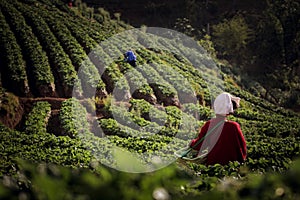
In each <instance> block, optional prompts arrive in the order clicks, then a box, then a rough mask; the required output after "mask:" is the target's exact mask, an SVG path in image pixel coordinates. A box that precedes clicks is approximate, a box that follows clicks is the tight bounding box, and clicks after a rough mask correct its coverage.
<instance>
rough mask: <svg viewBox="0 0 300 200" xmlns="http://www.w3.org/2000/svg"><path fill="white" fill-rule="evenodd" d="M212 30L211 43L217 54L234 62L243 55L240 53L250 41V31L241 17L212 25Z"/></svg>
mask: <svg viewBox="0 0 300 200" xmlns="http://www.w3.org/2000/svg"><path fill="white" fill-rule="evenodd" d="M212 29H213V32H212V34H213V41H214V43H215V45H216V46H217V49H218V52H219V54H221V55H224V56H230V57H233V58H235V59H236V60H237V59H238V58H239V57H241V56H242V55H243V54H242V51H244V50H245V47H246V45H247V43H248V41H249V39H250V35H251V30H250V28H249V27H248V25H247V23H246V22H245V20H244V18H243V17H242V16H238V15H237V16H234V17H233V18H232V19H230V20H227V19H225V20H224V22H222V23H219V24H217V25H214V26H213V27H212Z"/></svg>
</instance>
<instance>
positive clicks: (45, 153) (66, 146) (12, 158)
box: [0, 124, 91, 176]
mask: <svg viewBox="0 0 300 200" xmlns="http://www.w3.org/2000/svg"><path fill="white" fill-rule="evenodd" d="M0 133H1V134H0V147H1V151H0V161H1V165H0V168H1V171H0V176H3V175H4V174H3V173H5V175H10V174H13V175H15V174H16V170H17V169H16V168H15V164H16V159H23V160H28V161H32V162H46V163H56V164H59V165H62V166H69V167H87V166H88V164H89V163H90V160H91V155H90V152H88V151H87V150H86V149H85V148H84V147H83V145H82V142H81V141H80V140H77V139H71V138H69V137H67V136H59V137H57V136H55V135H53V134H49V133H45V132H40V133H39V134H35V133H36V131H35V130H33V132H30V133H29V134H27V133H25V132H19V131H15V130H11V129H8V128H7V127H5V126H3V125H1V124H0Z"/></svg>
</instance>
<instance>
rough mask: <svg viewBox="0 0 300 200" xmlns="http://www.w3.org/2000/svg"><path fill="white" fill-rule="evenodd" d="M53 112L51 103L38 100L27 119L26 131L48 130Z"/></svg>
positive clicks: (31, 132)
mask: <svg viewBox="0 0 300 200" xmlns="http://www.w3.org/2000/svg"><path fill="white" fill-rule="evenodd" d="M50 114H51V105H50V104H49V103H48V102H46V101H41V102H37V103H36V104H35V105H34V106H33V108H32V110H31V111H30V113H29V114H28V115H27V118H26V121H25V130H24V131H25V133H27V134H40V133H46V132H47V125H48V119H49V117H50Z"/></svg>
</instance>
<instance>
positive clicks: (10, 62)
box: [0, 10, 30, 96]
mask: <svg viewBox="0 0 300 200" xmlns="http://www.w3.org/2000/svg"><path fill="white" fill-rule="evenodd" d="M0 27H1V29H0V45H1V46H0V48H1V49H2V53H1V55H0V59H1V64H2V67H1V73H2V74H3V75H4V74H5V76H2V77H1V79H2V84H3V86H4V87H5V88H10V90H11V91H12V92H14V93H15V94H17V95H21V96H25V95H27V94H28V93H29V90H30V88H29V85H28V79H27V74H26V68H25V61H24V60H23V57H22V51H21V48H20V46H19V45H18V43H17V40H16V38H15V35H14V33H13V32H12V31H11V30H10V27H9V25H8V24H7V22H6V20H5V17H4V15H3V14H2V12H1V10H0Z"/></svg>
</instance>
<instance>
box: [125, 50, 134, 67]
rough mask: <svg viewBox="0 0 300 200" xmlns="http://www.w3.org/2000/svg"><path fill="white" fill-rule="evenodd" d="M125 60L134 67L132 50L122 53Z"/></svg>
mask: <svg viewBox="0 0 300 200" xmlns="http://www.w3.org/2000/svg"><path fill="white" fill-rule="evenodd" d="M124 57H125V61H126V62H128V63H129V64H130V65H131V66H133V67H136V55H134V53H133V51H127V52H126V53H125V54H124Z"/></svg>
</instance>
